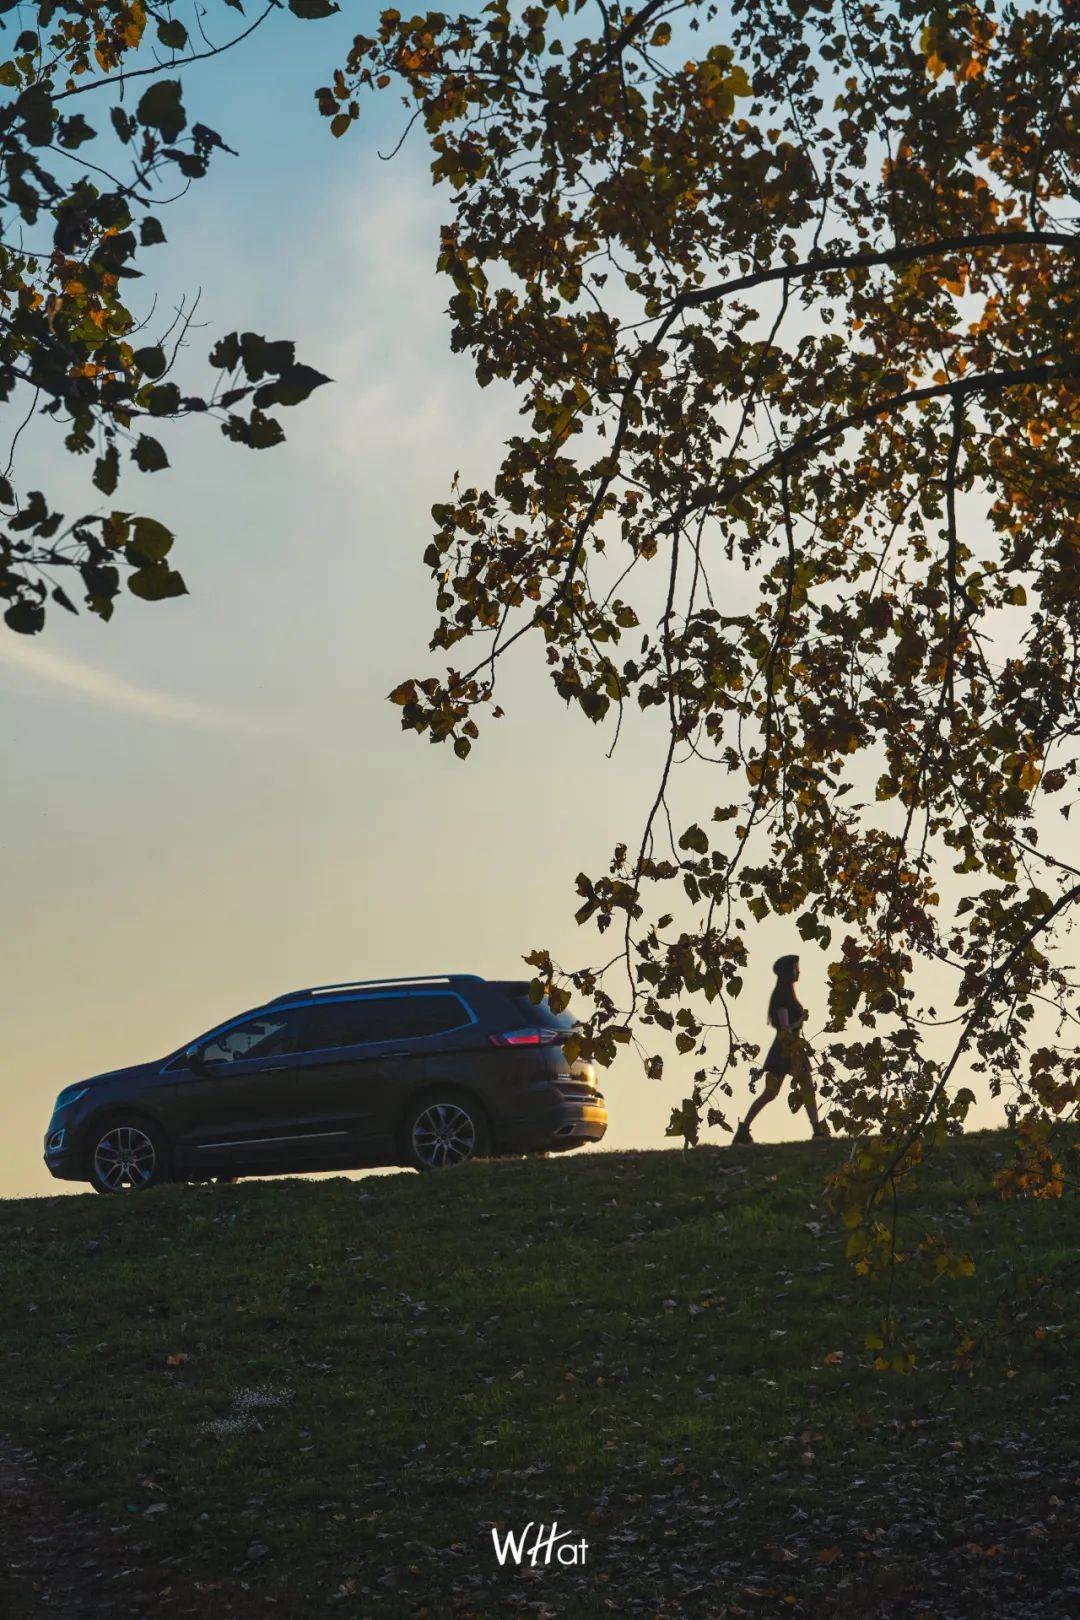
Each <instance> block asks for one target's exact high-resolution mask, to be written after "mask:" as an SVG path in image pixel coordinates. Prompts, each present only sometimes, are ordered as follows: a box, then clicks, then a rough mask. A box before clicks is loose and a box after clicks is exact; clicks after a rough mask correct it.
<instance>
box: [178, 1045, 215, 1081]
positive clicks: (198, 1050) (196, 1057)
mask: <svg viewBox="0 0 1080 1620" xmlns="http://www.w3.org/2000/svg"><path fill="white" fill-rule="evenodd" d="M184 1058H185V1060H186V1062H187V1066H188V1068H189V1069H190V1070H191V1072H192V1074H209V1073H210V1065H209V1064H208V1063H207V1061H206V1058H205V1057H204V1056H203V1048H202V1047H201V1046H189V1047H188V1049H187V1051H186V1052H185V1053H184Z"/></svg>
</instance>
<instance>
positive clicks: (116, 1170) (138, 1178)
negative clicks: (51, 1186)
mask: <svg viewBox="0 0 1080 1620" xmlns="http://www.w3.org/2000/svg"><path fill="white" fill-rule="evenodd" d="M86 1167H87V1176H88V1179H89V1181H90V1185H91V1186H92V1187H93V1189H94V1191H95V1192H99V1193H122V1192H142V1191H144V1190H145V1189H146V1188H147V1187H159V1186H161V1184H162V1182H166V1181H171V1180H172V1155H171V1154H170V1152H169V1144H168V1141H167V1140H166V1137H165V1133H164V1132H163V1131H162V1129H161V1127H160V1126H158V1125H155V1124H153V1123H152V1121H150V1120H148V1119H144V1118H143V1117H141V1116H140V1115H138V1114H130V1115H128V1114H115V1115H113V1116H112V1117H111V1118H109V1119H103V1120H99V1121H98V1123H97V1124H96V1125H95V1126H94V1127H93V1129H92V1130H91V1132H90V1143H89V1147H88V1149H87V1154H86Z"/></svg>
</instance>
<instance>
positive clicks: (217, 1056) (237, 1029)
mask: <svg viewBox="0 0 1080 1620" xmlns="http://www.w3.org/2000/svg"><path fill="white" fill-rule="evenodd" d="M300 1026H301V1020H300V1016H299V1013H298V1012H296V1011H292V1012H279V1013H260V1015H259V1016H258V1018H249V1019H248V1020H247V1022H246V1023H243V1024H234V1025H233V1027H232V1028H231V1029H225V1030H221V1031H219V1032H218V1034H216V1035H214V1036H212V1037H211V1039H210V1040H209V1041H208V1042H207V1043H206V1045H205V1046H204V1047H203V1049H202V1056H203V1060H204V1062H206V1063H238V1062H239V1061H240V1060H241V1059H242V1058H261V1057H279V1056H281V1054H282V1053H285V1052H294V1051H295V1050H296V1047H297V1043H298V1040H299V1035H300Z"/></svg>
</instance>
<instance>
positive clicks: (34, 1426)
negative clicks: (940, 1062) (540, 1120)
mask: <svg viewBox="0 0 1080 1620" xmlns="http://www.w3.org/2000/svg"><path fill="white" fill-rule="evenodd" d="M842 1153H843V1149H842V1147H841V1146H840V1145H839V1144H834V1145H831V1146H826V1147H820V1146H817V1145H811V1144H806V1145H802V1144H791V1145H785V1146H779V1147H757V1148H753V1149H746V1150H741V1151H736V1150H730V1149H729V1150H726V1151H724V1150H715V1149H701V1150H699V1151H697V1152H694V1153H692V1154H689V1155H686V1156H683V1155H681V1154H679V1153H677V1152H675V1153H672V1152H667V1153H628V1154H614V1153H613V1154H603V1153H594V1154H592V1155H586V1156H583V1157H580V1158H576V1159H575V1158H571V1159H562V1160H560V1159H551V1160H541V1161H529V1162H504V1163H491V1164H480V1165H473V1166H469V1167H466V1168H465V1169H462V1170H459V1171H453V1172H450V1173H448V1174H446V1175H444V1176H435V1177H430V1178H427V1179H422V1178H420V1177H417V1176H413V1175H404V1174H403V1175H400V1176H397V1175H395V1176H388V1177H384V1178H369V1179H367V1180H364V1181H349V1180H346V1179H344V1178H340V1179H333V1180H323V1181H299V1180H288V1181H277V1182H251V1183H241V1184H239V1185H237V1186H232V1187H223V1188H211V1187H175V1188H166V1189H163V1190H161V1191H158V1192H152V1193H148V1194H146V1195H143V1196H139V1197H137V1198H132V1199H128V1198H120V1199H116V1200H111V1201H110V1200H106V1199H101V1198H96V1197H94V1196H92V1195H87V1196H85V1197H81V1196H80V1197H74V1198H67V1197H65V1198H56V1199H52V1198H41V1199H23V1200H11V1201H6V1202H3V1203H0V1257H2V1258H0V1267H2V1277H3V1285H4V1296H3V1297H4V1300H5V1304H6V1308H5V1311H4V1313H3V1314H4V1319H3V1326H2V1330H0V1357H2V1361H0V1372H2V1379H3V1384H2V1391H3V1393H2V1397H0V1437H2V1438H0V1480H2V1481H3V1483H4V1486H5V1506H4V1508H3V1510H2V1512H0V1549H2V1550H3V1551H4V1552H5V1554H6V1555H7V1556H8V1558H9V1559H10V1560H11V1562H12V1564H13V1566H14V1567H13V1568H12V1570H11V1571H10V1572H9V1574H8V1576H7V1590H6V1592H5V1591H4V1590H3V1578H0V1608H2V1609H3V1612H4V1613H5V1614H9V1615H11V1616H13V1617H14V1620H33V1617H34V1616H37V1615H46V1614H51V1615H62V1616H64V1617H65V1620H68V1617H84V1616H86V1617H89V1616H97V1615H109V1614H114V1613H115V1614H118V1615H119V1614H124V1615H127V1616H138V1615H143V1614H146V1615H149V1614H151V1613H152V1614H153V1615H154V1616H159V1615H160V1616H172V1615H203V1614H205V1613H207V1612H213V1613H214V1614H215V1615H221V1616H227V1617H232V1616H236V1617H243V1620H247V1617H255V1616H258V1617H268V1616H273V1615H281V1616H288V1617H289V1620H302V1617H307V1616H319V1617H324V1616H336V1615H340V1616H342V1617H343V1620H344V1617H348V1620H353V1617H361V1616H368V1615H381V1614H387V1615H403V1616H404V1615H416V1616H422V1615H425V1614H426V1615H427V1616H430V1617H437V1616H443V1615H446V1616H451V1615H461V1616H467V1615H484V1616H486V1615H497V1614H504V1613H506V1614H510V1613H518V1612H522V1611H524V1612H528V1613H532V1614H536V1615H541V1616H543V1615H552V1616H560V1617H561V1616H578V1615H581V1616H591V1615H599V1614H603V1613H608V1612H612V1613H619V1614H630V1615H660V1614H663V1615H669V1614H670V1615H677V1614H678V1615H687V1614H693V1615H699V1614H700V1615H707V1616H714V1615H715V1616H720V1615H729V1614H730V1615H740V1614H751V1615H758V1614H768V1615H772V1614H789V1615H797V1616H812V1617H813V1620H819V1617H827V1616H864V1615H871V1614H882V1615H897V1616H899V1615H905V1616H906V1615H912V1616H915V1615H924V1616H930V1615H933V1616H937V1617H941V1620H946V1617H949V1616H953V1615H955V1616H958V1617H964V1620H969V1617H973V1616H976V1615H978V1616H983V1615H987V1614H995V1615H998V1614H1000V1615H1007V1616H1009V1620H1020V1617H1023V1616H1027V1615H1031V1616H1035V1615H1037V1616H1040V1617H1041V1616H1055V1617H1056V1616H1061V1617H1064V1616H1068V1615H1078V1614H1080V1537H1078V1531H1077V1517H1076V1505H1077V1485H1078V1483H1080V1479H1078V1476H1080V1443H1078V1421H1077V1414H1078V1407H1080V1389H1077V1388H1076V1379H1075V1373H1076V1367H1077V1359H1076V1329H1077V1318H1078V1314H1080V1312H1078V1305H1077V1299H1076V1294H1075V1289H1074V1291H1072V1292H1065V1291H1064V1290H1060V1289H1058V1288H1056V1287H1055V1286H1053V1285H1052V1284H1048V1283H1046V1281H1045V1279H1046V1278H1047V1276H1048V1275H1050V1274H1051V1273H1052V1271H1053V1268H1054V1267H1055V1266H1057V1265H1059V1264H1060V1263H1061V1262H1063V1261H1065V1260H1067V1259H1068V1258H1069V1257H1070V1256H1074V1255H1075V1253H1076V1251H1077V1248H1078V1240H1080V1204H1078V1201H1077V1198H1076V1196H1075V1194H1070V1195H1069V1196H1068V1197H1066V1199H1065V1200H1064V1201H1063V1202H1055V1203H1031V1202H1026V1203H1001V1202H999V1201H997V1200H996V1199H995V1198H994V1197H993V1196H992V1194H990V1193H989V1178H990V1175H991V1173H992V1171H993V1170H994V1168H996V1167H997V1166H998V1165H999V1164H1000V1163H1001V1162H1003V1159H1004V1156H1005V1153H1006V1146H1005V1143H1004V1139H1003V1138H1001V1137H998V1136H995V1135H993V1134H989V1133H984V1134H980V1135H974V1136H971V1137H968V1138H966V1139H965V1140H963V1141H962V1142H956V1143H954V1144H951V1145H950V1146H948V1147H947V1148H945V1149H943V1150H942V1151H941V1152H940V1153H939V1154H938V1155H937V1157H936V1159H935V1161H934V1165H933V1169H932V1171H927V1172H926V1174H925V1177H924V1182H923V1187H922V1189H921V1192H920V1196H919V1202H918V1205H917V1206H916V1207H913V1208H912V1209H911V1210H910V1212H909V1213H908V1214H905V1215H903V1217H902V1218H903V1219H904V1221H905V1222H906V1223H907V1225H906V1226H905V1230H906V1231H907V1232H909V1233H911V1234H912V1235H913V1236H914V1235H917V1233H919V1232H921V1231H922V1230H923V1229H924V1228H926V1227H929V1229H930V1230H935V1229H940V1230H944V1224H947V1225H949V1226H951V1227H957V1226H958V1228H959V1230H960V1232H961V1233H962V1238H961V1241H962V1242H963V1243H964V1245H965V1246H966V1247H967V1248H968V1249H969V1250H970V1252H971V1253H972V1254H973V1256H974V1258H975V1260H976V1265H977V1270H976V1273H975V1275H974V1276H973V1277H971V1278H965V1279H958V1280H945V1281H942V1282H939V1283H938V1284H936V1285H934V1286H933V1287H932V1288H927V1287H926V1286H925V1285H923V1284H920V1285H919V1286H918V1287H914V1286H913V1280H911V1279H907V1278H906V1277H902V1278H901V1288H900V1294H899V1296H898V1304H899V1306H900V1308H901V1311H902V1313H903V1315H904V1320H905V1323H906V1328H907V1333H908V1337H909V1339H910V1341H911V1343H912V1345H913V1348H914V1349H915V1351H916V1354H917V1358H918V1359H917V1363H916V1367H915V1370H914V1372H913V1373H912V1374H911V1375H910V1376H907V1377H901V1376H898V1375H896V1374H882V1373H877V1372H875V1371H874V1370H873V1368H872V1366H871V1365H870V1362H871V1358H870V1356H869V1355H868V1354H867V1353H866V1351H865V1349H864V1348H863V1340H864V1337H865V1335H866V1334H867V1333H868V1332H873V1331H874V1329H875V1328H876V1327H877V1326H878V1322H879V1317H880V1300H879V1297H878V1294H877V1291H876V1288H875V1287H874V1286H872V1285H870V1284H868V1283H866V1282H864V1281H863V1280H861V1279H859V1278H857V1277H856V1276H854V1274H853V1273H852V1270H851V1267H850V1263H849V1262H848V1261H847V1260H846V1259H845V1257H844V1253H843V1243H844V1235H843V1233H842V1232H841V1231H839V1230H838V1229H837V1226H836V1223H835V1221H834V1220H833V1218H832V1217H831V1216H830V1215H829V1214H828V1212H827V1211H826V1209H825V1207H824V1201H823V1197H822V1173H823V1169H824V1168H825V1166H826V1165H827V1164H828V1163H829V1162H830V1160H836V1159H838V1158H839V1157H840V1156H841V1155H842ZM943 1223H944V1224H943ZM969 1332H970V1336H971V1337H973V1338H974V1339H975V1340H976V1352H977V1353H976V1360H975V1365H974V1372H973V1374H972V1375H970V1376H969V1375H967V1374H965V1373H963V1372H958V1371H957V1370H956V1369H955V1368H954V1365H953V1352H954V1347H955V1346H956V1344H957V1342H958V1340H959V1339H960V1338H962V1337H964V1336H965V1334H968V1333H969ZM530 1520H532V1521H534V1522H536V1523H540V1522H543V1523H545V1524H550V1523H551V1521H552V1520H557V1521H558V1524H559V1529H560V1532H561V1531H563V1530H571V1531H573V1532H574V1533H575V1540H578V1539H580V1538H584V1539H585V1540H586V1541H587V1543H588V1550H587V1553H586V1555H585V1559H586V1561H585V1564H584V1567H580V1566H576V1567H575V1566H569V1567H556V1566H555V1565H552V1566H550V1567H548V1568H544V1567H538V1568H537V1569H536V1570H535V1571H534V1570H531V1569H529V1568H528V1567H527V1566H526V1567H525V1568H524V1569H519V1568H517V1567H514V1566H508V1567H507V1568H505V1569H500V1568H499V1566H498V1563H497V1561H496V1558H495V1554H494V1550H493V1546H492V1538H491V1526H492V1524H493V1523H494V1524H497V1525H499V1526H501V1527H503V1528H509V1529H514V1530H519V1529H524V1527H525V1525H526V1524H527V1523H528V1521H530ZM5 1603H6V1607H4V1604H5Z"/></svg>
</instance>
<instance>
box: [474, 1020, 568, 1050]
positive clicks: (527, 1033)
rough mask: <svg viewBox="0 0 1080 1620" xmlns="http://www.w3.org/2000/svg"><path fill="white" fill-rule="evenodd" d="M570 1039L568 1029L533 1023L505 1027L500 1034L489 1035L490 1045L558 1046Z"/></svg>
mask: <svg viewBox="0 0 1080 1620" xmlns="http://www.w3.org/2000/svg"><path fill="white" fill-rule="evenodd" d="M569 1039H570V1031H569V1030H568V1029H540V1028H538V1027H537V1026H536V1025H535V1024H532V1025H530V1026H529V1027H528V1028H526V1029H507V1030H504V1031H503V1033H502V1034H501V1035H489V1036H488V1040H489V1041H490V1042H491V1044H492V1046H558V1045H560V1043H561V1042H562V1041H566V1040H569Z"/></svg>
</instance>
